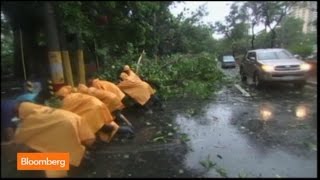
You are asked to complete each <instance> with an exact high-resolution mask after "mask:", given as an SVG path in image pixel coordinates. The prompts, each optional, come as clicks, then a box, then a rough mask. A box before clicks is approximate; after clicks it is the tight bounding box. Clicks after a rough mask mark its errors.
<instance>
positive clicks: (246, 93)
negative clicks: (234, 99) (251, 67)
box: [234, 84, 250, 97]
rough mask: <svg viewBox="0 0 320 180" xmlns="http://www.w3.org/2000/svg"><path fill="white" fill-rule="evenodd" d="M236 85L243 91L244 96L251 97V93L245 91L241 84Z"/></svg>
mask: <svg viewBox="0 0 320 180" xmlns="http://www.w3.org/2000/svg"><path fill="white" fill-rule="evenodd" d="M234 86H235V87H236V88H237V89H239V91H240V92H241V93H242V95H243V96H245V97H250V94H249V93H248V92H247V91H245V90H244V89H243V88H242V87H241V86H240V85H239V84H235V85H234Z"/></svg>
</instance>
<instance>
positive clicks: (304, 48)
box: [289, 43, 313, 58]
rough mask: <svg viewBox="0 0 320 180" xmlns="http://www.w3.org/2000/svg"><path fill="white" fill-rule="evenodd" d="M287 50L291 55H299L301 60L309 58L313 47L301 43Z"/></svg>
mask: <svg viewBox="0 0 320 180" xmlns="http://www.w3.org/2000/svg"><path fill="white" fill-rule="evenodd" d="M289 49H290V51H291V52H292V53H293V54H299V55H300V56H301V57H303V58H305V57H307V56H309V55H310V54H311V53H312V51H313V47H312V46H311V45H306V44H305V45H304V44H302V43H301V44H300V43H299V44H296V45H293V46H291V47H290V48H289Z"/></svg>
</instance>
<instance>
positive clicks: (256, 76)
mask: <svg viewBox="0 0 320 180" xmlns="http://www.w3.org/2000/svg"><path fill="white" fill-rule="evenodd" d="M253 83H254V86H255V87H256V88H257V89H258V88H261V87H262V86H263V81H262V80H261V79H260V77H259V73H258V72H256V73H254V75H253Z"/></svg>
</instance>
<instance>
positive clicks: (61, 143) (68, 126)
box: [13, 102, 95, 177]
mask: <svg viewBox="0 0 320 180" xmlns="http://www.w3.org/2000/svg"><path fill="white" fill-rule="evenodd" d="M15 113H16V114H17V116H18V118H19V119H20V120H19V121H18V122H19V123H18V126H17V129H16V130H15V135H14V137H13V142H14V143H16V144H24V145H27V146H28V147H29V148H31V149H32V150H35V151H37V152H64V153H65V152H68V153H69V154H70V165H73V166H76V167H78V166H79V165H80V163H81V162H83V160H85V158H86V155H87V153H86V148H88V147H90V146H91V145H92V144H93V143H94V141H95V135H94V133H92V131H91V130H90V129H89V126H88V124H87V122H86V121H84V120H83V118H81V117H80V116H78V115H77V114H75V113H72V112H69V111H65V110H62V109H55V108H51V107H47V106H43V105H38V104H35V103H32V102H18V103H17V106H16V110H15ZM45 174H46V176H47V177H66V176H67V171H45Z"/></svg>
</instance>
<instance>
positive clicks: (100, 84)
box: [92, 79, 126, 100]
mask: <svg viewBox="0 0 320 180" xmlns="http://www.w3.org/2000/svg"><path fill="white" fill-rule="evenodd" d="M92 87H95V88H97V89H101V90H105V91H109V92H112V93H114V94H115V95H117V96H118V98H119V99H120V100H122V99H123V98H124V97H125V96H126V95H125V94H124V93H123V92H122V91H121V90H120V89H119V87H118V86H117V85H115V84H113V83H112V82H109V81H102V80H99V79H94V80H93V81H92Z"/></svg>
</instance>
